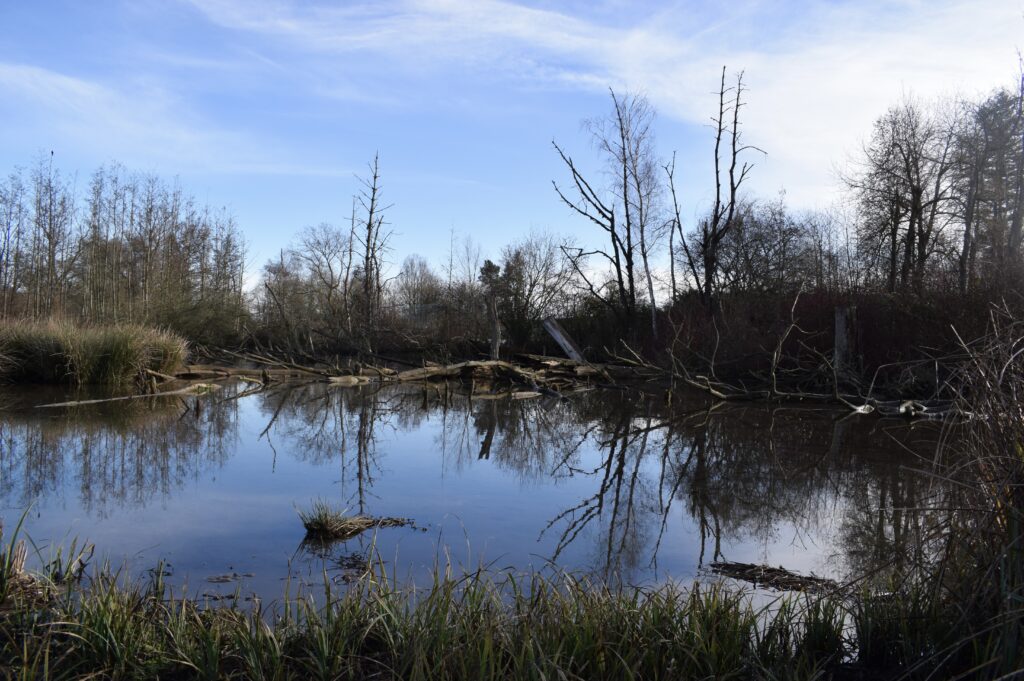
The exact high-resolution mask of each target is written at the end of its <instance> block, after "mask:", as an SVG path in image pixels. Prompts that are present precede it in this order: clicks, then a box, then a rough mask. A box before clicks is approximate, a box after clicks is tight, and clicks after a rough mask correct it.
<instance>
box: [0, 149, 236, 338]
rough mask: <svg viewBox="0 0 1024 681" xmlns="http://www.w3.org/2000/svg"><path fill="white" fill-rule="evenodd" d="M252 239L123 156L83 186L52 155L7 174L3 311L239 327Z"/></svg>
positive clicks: (188, 328) (214, 333)
mask: <svg viewBox="0 0 1024 681" xmlns="http://www.w3.org/2000/svg"><path fill="white" fill-rule="evenodd" d="M244 273H245V243H244V240H243V238H242V235H241V231H240V230H239V228H238V226H237V224H236V223H235V221H234V219H233V218H232V217H231V216H230V215H229V214H227V213H226V212H224V211H215V210H212V209H211V208H210V207H208V206H203V205H200V204H198V203H197V202H196V201H195V199H193V198H192V197H190V196H188V195H186V194H185V193H184V192H183V191H182V190H181V188H180V187H177V186H176V185H169V184H167V183H166V182H164V181H162V180H161V179H159V178H158V177H155V176H153V175H147V174H140V173H131V172H128V171H127V170H126V169H125V168H123V167H122V166H119V165H108V166H104V167H101V168H99V169H98V170H97V171H96V172H95V173H93V175H92V177H91V178H90V179H89V181H88V183H87V186H86V187H85V189H84V190H81V189H79V188H78V187H77V185H76V181H75V178H74V177H68V176H66V175H63V174H62V173H61V172H60V170H58V169H57V168H56V167H55V166H54V164H53V158H52V155H51V157H49V158H43V159H40V160H39V161H38V162H37V163H36V164H35V165H34V166H33V167H32V168H31V169H30V170H27V171H26V170H22V169H18V170H15V171H14V172H13V173H11V174H10V175H9V176H8V177H7V178H6V179H5V180H0V318H8V319H10V318H30V319H54V318H57V319H71V320H83V321H88V322H90V323H114V324H117V323H140V324H149V325H157V326H167V327H172V328H174V329H176V330H178V331H180V332H182V333H184V334H186V335H187V336H188V337H189V338H191V339H193V340H197V341H209V342H225V341H228V342H230V341H231V340H237V339H239V338H240V337H241V332H242V329H243V324H244V322H245V320H246V318H247V315H248V307H247V301H246V297H245V293H244V289H243V285H244Z"/></svg>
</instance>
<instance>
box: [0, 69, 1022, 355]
mask: <svg viewBox="0 0 1024 681" xmlns="http://www.w3.org/2000/svg"><path fill="white" fill-rule="evenodd" d="M745 95H746V89H745V84H744V81H743V76H742V74H739V75H738V76H735V77H730V76H729V74H728V73H727V71H726V70H724V69H723V71H722V77H721V81H720V88H719V92H718V96H717V107H716V108H715V109H714V115H713V117H712V121H713V125H712V130H713V133H712V134H713V142H714V147H713V148H714V154H713V156H712V157H711V158H709V159H708V161H707V163H706V168H707V174H706V180H705V181H704V182H703V183H702V185H701V187H700V189H701V191H702V193H706V192H705V190H711V193H710V196H711V200H710V202H709V205H708V206H706V207H705V208H704V209H703V210H702V211H701V210H697V211H695V210H693V208H692V207H685V206H682V205H680V202H679V197H680V195H681V191H680V188H679V187H677V184H676V183H677V178H678V173H677V160H678V159H677V158H676V156H675V155H674V154H672V155H666V154H664V153H662V152H661V151H660V150H659V147H658V144H657V139H656V135H655V128H656V123H657V120H656V112H655V111H654V108H653V107H652V106H651V104H650V103H649V102H648V101H647V100H646V99H645V98H644V97H643V96H640V95H635V94H628V93H627V94H619V93H615V92H612V93H611V107H610V111H609V112H608V113H607V114H606V115H604V116H601V117H598V118H595V119H593V120H590V121H587V122H586V126H585V127H586V130H587V132H588V134H589V138H590V139H589V140H588V141H589V142H590V145H591V148H592V149H595V150H596V151H597V154H598V157H599V163H597V164H594V163H589V164H588V167H587V168H584V167H583V165H582V164H580V163H578V162H577V161H576V160H575V159H574V156H573V154H572V152H571V151H570V148H569V145H565V144H563V143H560V142H554V143H553V146H554V153H556V154H558V155H559V157H560V158H561V160H562V161H563V162H564V173H563V175H562V177H561V178H558V179H556V180H555V182H554V196H555V198H556V199H558V200H561V202H562V203H563V205H564V207H565V208H566V219H567V220H574V219H575V220H577V221H579V223H580V224H587V225H589V226H591V227H592V232H591V235H592V236H590V237H587V238H585V239H584V240H582V242H581V243H579V244H577V243H575V242H573V241H572V240H569V239H565V238H563V237H561V236H558V235H557V234H555V233H551V232H534V233H531V234H526V235H523V236H521V237H519V238H518V239H516V240H513V241H512V242H511V243H510V244H509V245H507V246H506V247H505V248H503V249H502V251H501V252H500V253H499V254H497V256H496V257H493V256H492V259H491V258H487V257H486V256H485V254H483V253H482V251H481V249H480V248H479V246H477V245H475V244H474V243H473V242H472V241H471V240H470V239H469V238H468V237H464V238H456V236H455V235H454V234H452V236H451V243H450V248H449V252H448V256H447V257H446V258H445V260H444V261H443V262H441V263H437V264H433V265H432V264H430V263H428V262H426V261H425V260H424V259H423V258H421V257H419V256H417V255H411V256H409V257H408V258H406V259H405V260H404V262H402V263H401V264H400V265H399V266H397V267H396V266H395V265H396V263H394V262H392V260H391V259H392V258H393V255H394V250H393V245H394V244H393V243H392V237H393V232H392V230H391V227H390V225H389V223H388V220H387V214H388V208H389V205H390V204H389V203H388V201H389V200H390V199H389V198H387V196H386V193H385V191H384V185H383V179H382V175H381V166H380V163H379V160H378V159H376V158H375V159H374V160H373V161H372V162H371V163H370V164H369V166H368V170H367V173H366V174H365V176H364V177H363V178H360V182H361V184H360V186H359V191H358V192H357V193H356V195H355V196H354V197H353V201H352V211H351V214H350V215H349V216H348V217H347V219H346V220H345V222H344V224H341V225H338V224H333V225H332V224H326V223H325V224H321V225H319V226H316V227H307V228H306V229H304V230H302V231H301V233H300V234H298V236H297V237H296V238H295V239H294V241H293V243H292V244H291V245H290V246H289V247H287V248H284V249H282V250H281V251H280V253H279V254H278V255H277V256H276V257H274V258H272V259H271V260H270V261H269V262H267V263H266V264H265V265H264V266H263V268H262V272H261V276H260V279H259V282H258V284H256V285H255V286H254V287H252V288H251V289H250V290H248V291H246V290H245V289H244V286H243V274H244V268H245V247H244V243H243V241H242V239H241V236H240V234H239V230H238V228H237V226H236V225H235V222H234V220H233V219H232V218H231V217H230V216H229V215H227V214H225V213H222V212H216V211H211V210H210V209H209V208H207V207H203V206H199V205H197V204H196V202H195V201H194V200H192V199H191V198H189V197H187V196H185V195H184V194H183V193H182V191H181V190H180V189H179V188H177V187H176V186H169V185H167V184H166V183H163V182H161V181H160V180H159V179H157V178H155V177H152V176H148V175H139V174H133V173H129V172H127V171H126V170H125V169H123V168H121V167H119V166H110V167H105V168H101V169H100V170H99V171H97V172H96V173H95V174H94V175H93V177H92V178H91V180H90V182H89V184H88V187H87V189H86V191H84V192H77V193H76V191H75V188H74V185H73V183H72V182H71V181H70V180H69V179H68V178H66V177H65V176H62V175H61V174H60V173H59V172H58V171H56V170H54V169H53V167H52V163H51V160H50V159H43V160H42V161H40V162H39V163H38V164H37V165H36V166H35V167H34V168H33V169H32V170H31V171H29V172H23V171H19V172H15V173H14V174H12V175H11V176H10V178H9V179H8V180H6V181H5V182H3V183H2V184H0V219H2V223H0V315H2V316H4V317H33V318H45V317H54V316H62V317H70V318H74V319H83V320H88V321H99V322H107V321H112V322H120V321H131V322H142V323H150V324H158V325H164V326H169V327H171V328H174V329H176V330H178V331H180V332H182V333H184V334H186V335H187V336H189V337H190V338H192V339H194V340H203V341H207V342H211V343H216V344H238V343H250V344H253V345H258V346H259V347H262V348H272V349H275V350H279V351H283V352H287V353H292V354H295V353H302V354H308V355H316V356H325V355H326V356H330V355H341V354H346V353H366V352H375V353H380V352H383V351H389V352H395V351H402V350H410V351H417V352H425V353H428V354H433V355H437V356H467V355H477V354H486V353H491V354H493V353H494V352H495V351H498V352H508V351H511V350H534V351H554V350H555V346H554V343H553V342H552V341H551V340H550V339H549V338H548V337H547V336H546V334H545V332H544V331H543V330H542V328H541V325H540V322H541V320H542V319H544V318H545V317H549V316H550V317H556V318H559V319H560V320H561V321H562V323H563V325H565V326H566V327H567V328H568V329H569V331H570V332H571V334H572V335H574V336H575V337H576V340H577V341H578V342H579V344H580V345H581V346H583V347H584V349H585V350H586V351H587V352H589V353H590V354H591V355H594V356H597V355H601V354H604V353H605V351H608V352H613V353H614V352H621V351H623V348H622V341H625V342H626V343H627V344H629V345H630V348H631V349H636V350H637V351H639V352H641V353H643V354H644V355H646V356H647V357H648V358H651V359H655V360H659V361H663V362H671V361H682V362H690V363H697V364H709V363H713V362H714V361H719V362H722V363H729V362H737V363H738V364H737V366H740V365H744V363H746V364H747V365H749V366H747V368H748V369H749V368H752V367H753V368H756V366H754V365H756V364H757V362H753V363H751V362H752V360H751V358H752V357H755V356H756V357H761V358H762V360H763V358H764V357H765V356H766V354H768V351H770V347H769V346H771V345H772V344H773V343H774V342H775V341H774V339H776V338H778V336H779V334H780V333H781V332H782V330H783V329H784V328H785V326H786V324H788V323H790V321H792V320H791V316H792V315H796V316H797V317H799V319H800V327H801V330H802V331H805V332H806V333H804V334H802V335H800V336H799V338H797V337H794V339H793V340H791V341H790V345H793V346H796V345H797V343H799V344H800V345H801V347H803V346H805V345H806V346H811V347H813V349H814V351H815V352H827V351H829V350H830V349H831V347H832V342H833V341H832V334H833V328H832V324H833V312H834V310H835V308H836V307H844V308H852V307H854V306H857V308H858V309H857V317H856V319H855V321H856V323H857V330H856V335H858V336H859V337H860V338H861V340H862V347H861V348H859V351H861V353H862V355H863V356H864V357H866V359H864V360H863V361H862V362H861V364H862V367H861V368H870V367H871V366H877V365H879V364H881V363H884V362H885V361H887V360H891V359H894V358H904V357H905V353H906V352H908V351H907V348H908V347H910V346H916V345H928V344H931V345H933V346H936V345H940V343H939V342H938V341H939V339H938V336H940V335H943V334H947V335H948V330H949V327H950V323H952V322H956V323H957V324H959V325H960V326H961V327H962V326H964V325H966V326H968V327H971V326H972V325H975V326H977V325H979V324H980V325H983V324H984V323H985V321H984V320H985V317H986V312H985V305H984V303H985V302H986V301H992V300H997V299H1001V298H1004V297H1007V296H1008V294H1009V293H1011V292H1012V291H1016V290H1018V288H1019V285H1020V283H1021V281H1022V274H1024V273H1022V264H1024V261H1022V258H1024V254H1022V253H1021V250H1022V242H1024V236H1022V219H1024V205H1022V202H1024V81H1022V82H1021V83H1016V84H1014V85H1013V86H1012V87H1005V88H1000V89H997V90H995V91H993V92H991V93H989V94H987V95H985V96H982V97H979V98H977V99H975V100H970V99H964V98H954V99H945V100H939V101H933V102H924V101H921V100H918V99H914V98H912V97H906V98H904V99H903V100H902V101H901V102H899V103H897V104H895V105H894V106H893V107H891V108H890V109H889V110H888V111H886V112H884V113H883V114H882V115H881V116H880V117H879V118H878V120H877V121H876V123H875V126H874V128H873V130H872V132H871V133H870V135H869V136H868V138H867V139H866V140H865V141H864V144H863V149H862V151H861V152H860V153H859V154H858V155H857V156H856V158H855V159H853V160H851V162H850V163H849V164H847V167H846V170H845V172H844V173H843V175H842V180H843V182H844V184H845V186H846V188H847V191H846V199H847V200H846V201H845V202H844V204H843V205H839V206H837V207H836V208H835V209H834V210H831V211H828V212H822V211H818V212H806V211H794V210H792V209H790V208H789V207H788V206H787V205H786V202H785V195H784V193H780V194H779V195H778V196H775V197H769V198H759V197H756V196H754V195H752V194H751V193H750V192H749V191H748V190H747V187H746V182H747V180H748V179H749V177H750V174H751V172H754V171H755V165H756V163H757V162H758V161H759V160H760V157H761V156H762V154H763V153H764V152H763V151H761V150H760V149H759V148H758V147H756V146H755V145H754V144H752V143H749V142H748V141H747V140H746V139H745V138H744V134H743V127H742V120H741V112H742V111H744V110H745V107H746V106H747V102H746V101H745ZM574 146H575V145H574ZM689 175H692V173H689ZM690 215H697V216H698V217H697V218H696V219H690V218H689V217H688V216H690ZM798 292H802V295H801V297H800V300H799V304H798V305H797V306H796V310H795V312H791V310H792V308H793V306H794V300H795V299H796V297H797V294H798ZM851 323H852V322H851ZM958 328H959V327H958ZM967 330H968V331H971V330H972V328H968V329H967ZM766 339H768V340H766ZM872 343H874V348H872V347H870V346H871V345H872ZM901 353H904V354H901ZM897 355H899V357H897ZM759 361H761V360H759ZM761 364H763V361H761ZM762 368H763V366H762Z"/></svg>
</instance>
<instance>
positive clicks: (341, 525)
mask: <svg viewBox="0 0 1024 681" xmlns="http://www.w3.org/2000/svg"><path fill="white" fill-rule="evenodd" d="M299 519H300V520H301V521H302V525H303V527H305V528H306V541H312V542H317V543H326V542H336V541H347V540H349V539H351V538H353V537H355V536H357V535H360V534H362V533H363V532H365V531H367V530H369V529H370V528H373V527H402V526H404V525H409V524H411V521H410V520H408V519H406V518H371V517H369V516H365V515H354V516H348V515H345V511H343V510H338V509H336V508H334V507H333V506H331V505H330V504H329V503H327V502H326V501H324V500H322V499H317V500H316V501H314V502H313V506H312V508H310V509H309V510H308V511H299Z"/></svg>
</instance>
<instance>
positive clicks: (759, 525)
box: [545, 401, 936, 576]
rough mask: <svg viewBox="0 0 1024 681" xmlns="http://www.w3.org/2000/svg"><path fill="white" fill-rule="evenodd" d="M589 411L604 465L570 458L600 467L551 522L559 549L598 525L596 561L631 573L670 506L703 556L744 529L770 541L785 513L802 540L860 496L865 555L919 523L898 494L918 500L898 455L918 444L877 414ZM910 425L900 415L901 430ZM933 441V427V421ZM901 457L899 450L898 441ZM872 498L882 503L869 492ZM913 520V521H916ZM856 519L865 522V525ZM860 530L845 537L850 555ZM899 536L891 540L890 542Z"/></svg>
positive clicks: (711, 556) (654, 551) (879, 553)
mask: <svg viewBox="0 0 1024 681" xmlns="http://www.w3.org/2000/svg"><path fill="white" fill-rule="evenodd" d="M594 404H595V405H596V406H598V407H599V411H598V412H596V413H591V414H590V416H591V417H592V418H594V419H596V420H597V422H598V423H600V424H601V425H600V426H599V428H598V431H599V435H598V436H596V437H595V438H594V445H596V447H597V449H598V450H599V451H600V460H599V465H597V466H596V467H594V466H591V467H590V468H589V469H586V468H580V467H570V466H568V465H566V466H565V468H567V469H569V470H570V472H571V473H572V474H573V475H584V476H589V477H593V478H594V480H595V487H596V491H595V492H594V494H593V495H591V496H589V497H587V498H585V499H583V500H581V501H580V502H578V503H577V504H575V505H573V506H571V507H569V508H567V509H566V510H565V511H563V512H562V513H561V514H559V515H558V516H556V517H555V518H554V519H552V521H551V523H550V524H549V525H548V528H547V529H546V530H545V531H550V530H553V529H554V528H558V531H559V535H558V541H557V545H556V548H555V552H554V557H555V558H556V559H557V557H558V556H559V554H561V553H562V552H563V551H564V550H565V549H566V548H567V547H568V546H569V545H570V544H572V543H573V542H574V541H576V540H577V539H578V538H579V537H580V536H582V535H583V534H585V532H584V530H585V529H586V528H587V527H588V526H596V527H599V528H600V531H599V533H598V534H599V536H600V542H601V545H602V550H601V552H600V560H599V561H598V565H597V566H596V567H597V569H598V570H599V571H600V572H601V573H603V574H605V575H606V576H608V575H620V576H624V575H625V574H626V573H627V572H628V571H629V570H630V569H631V568H633V567H635V566H636V565H637V564H638V563H639V561H640V559H641V554H643V552H644V551H645V546H646V543H647V542H646V541H645V540H644V531H645V528H647V527H656V528H657V532H656V535H655V539H654V541H653V546H651V547H650V550H649V564H650V565H651V566H652V567H653V566H654V565H656V560H657V555H658V551H659V549H660V548H661V546H662V544H663V542H664V541H665V540H666V539H667V538H666V533H667V532H668V528H669V526H670V517H671V515H672V514H673V513H682V514H684V515H686V516H689V517H691V518H692V519H693V520H694V521H695V525H696V529H697V531H698V533H699V541H700V554H699V562H700V563H703V562H704V561H705V560H719V559H722V558H723V557H725V556H723V541H724V540H725V539H726V538H728V539H729V540H730V541H737V540H742V539H746V538H750V539H754V540H757V541H759V542H762V543H763V544H765V545H766V544H767V543H768V542H769V541H770V540H772V539H773V538H774V537H775V535H776V533H777V532H778V528H779V526H780V525H782V524H786V525H787V527H789V528H792V529H793V530H795V531H796V532H797V536H796V537H795V538H794V540H796V541H803V537H806V536H808V535H810V534H812V532H817V535H818V536H821V535H822V534H826V533H828V532H829V527H828V526H829V524H831V523H832V522H833V518H837V519H839V518H842V516H843V514H844V513H845V512H846V510H847V509H848V508H854V507H855V506H856V504H857V503H861V504H862V506H863V504H864V503H867V504H870V505H871V507H872V508H874V509H875V510H876V511H877V510H878V509H884V508H886V507H889V508H891V510H890V511H888V512H884V511H882V512H880V514H876V515H875V516H873V517H874V518H875V519H876V520H877V521H878V523H877V525H876V526H875V527H874V536H875V537H876V540H875V541H874V542H867V541H864V537H861V541H860V546H862V547H866V546H871V547H873V548H872V550H873V551H874V553H872V554H871V555H866V554H864V555H863V557H864V558H865V560H862V561H861V563H864V562H868V559H872V560H873V559H878V558H880V557H884V556H886V555H889V553H890V552H891V550H892V543H893V542H897V543H898V542H899V541H900V540H901V539H902V538H903V537H904V536H906V534H907V533H908V532H911V531H915V530H916V526H915V525H914V524H913V522H912V521H911V520H910V517H909V516H908V515H907V513H906V512H905V511H904V510H901V507H900V506H899V504H909V503H911V502H912V501H913V503H919V502H920V501H921V500H920V499H917V498H915V497H914V494H913V490H914V489H916V488H917V486H919V485H920V484H921V482H920V480H914V481H910V480H907V477H908V473H907V471H906V470H902V469H901V467H900V465H899V460H900V458H902V460H904V461H906V460H907V459H908V458H912V456H913V455H912V454H911V453H910V452H906V451H900V447H899V446H893V445H892V444H891V443H889V442H888V438H887V436H886V435H885V434H884V433H879V432H874V431H875V429H876V428H878V427H881V425H880V424H881V422H877V421H862V422H859V423H857V422H849V421H844V420H842V419H840V420H836V419H834V418H833V416H832V414H831V413H815V412H813V411H810V410H806V409H793V408H759V407H746V408H739V409H737V408H729V409H721V410H698V411H690V412H686V411H676V412H669V411H666V410H665V409H664V408H661V407H658V406H655V405H654V404H653V403H651V402H649V401H648V402H644V401H640V402H638V403H637V404H635V405H632V404H630V403H625V402H623V403H620V404H618V405H614V406H609V405H608V404H607V402H605V403H604V406H603V411H600V409H602V407H601V403H594ZM896 432H898V433H900V434H902V435H904V436H909V432H910V431H908V430H907V429H906V428H903V427H902V426H900V427H899V429H898V430H897V431H896ZM926 435H927V437H926V438H925V440H926V446H927V441H928V440H930V439H934V437H935V435H936V432H935V431H934V430H932V431H930V432H928V433H927V434H926ZM894 449H895V450H897V452H898V454H902V455H903V456H902V457H900V458H896V457H894V456H893V450H894ZM872 499H875V500H877V501H878V503H872V502H871V501H870V500H872ZM914 522H916V521H914ZM858 527H860V526H859V525H858ZM854 536H856V535H849V537H847V536H844V537H842V539H844V540H846V542H845V546H844V548H845V549H846V550H848V551H850V552H851V561H850V562H851V564H852V563H853V562H855V561H854V560H852V559H853V558H856V557H857V551H861V553H862V554H863V552H864V549H863V548H861V549H857V548H856V547H857V543H856V542H852V541H849V538H852V537H854ZM886 537H891V541H888V543H887V541H886Z"/></svg>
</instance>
